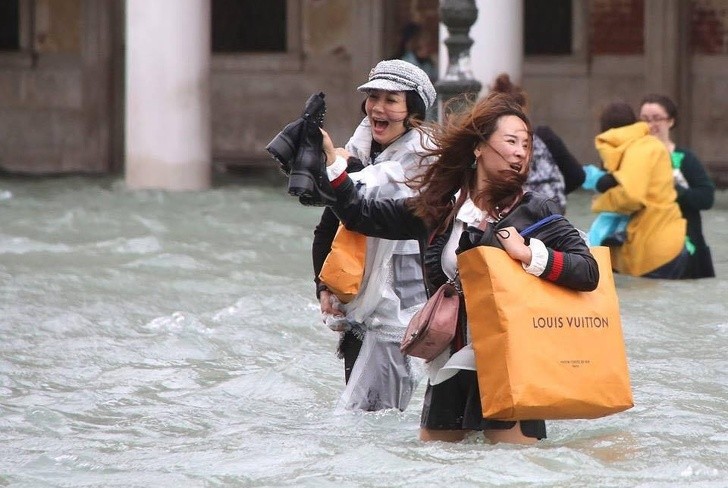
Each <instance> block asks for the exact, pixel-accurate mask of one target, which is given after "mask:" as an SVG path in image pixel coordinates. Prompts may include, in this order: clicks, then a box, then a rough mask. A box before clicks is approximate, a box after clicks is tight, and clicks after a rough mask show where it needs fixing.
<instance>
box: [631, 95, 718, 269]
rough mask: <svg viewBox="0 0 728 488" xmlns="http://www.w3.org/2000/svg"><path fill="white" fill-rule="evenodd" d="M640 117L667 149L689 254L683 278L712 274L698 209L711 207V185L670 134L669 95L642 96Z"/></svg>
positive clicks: (673, 110)
mask: <svg viewBox="0 0 728 488" xmlns="http://www.w3.org/2000/svg"><path fill="white" fill-rule="evenodd" d="M640 119H641V120H642V121H644V122H646V123H647V125H648V126H649V128H650V134H652V135H653V136H655V137H657V138H658V139H659V140H660V141H662V143H663V144H665V146H666V147H667V149H668V151H670V156H671V158H672V168H673V169H672V171H673V175H674V177H675V190H676V191H677V203H678V205H680V211H681V212H682V215H683V217H685V219H686V220H687V223H688V230H687V242H686V245H687V248H688V252H689V253H690V258H689V259H688V265H687V269H686V270H685V274H684V276H683V277H684V278H712V277H714V276H715V269H714V268H713V258H712V256H711V254H710V247H708V244H707V242H706V241H705V237H704V236H703V223H702V219H701V216H700V211H701V210H708V209H710V208H712V207H713V201H714V198H715V184H714V183H713V180H712V179H711V178H710V176H709V175H708V173H707V172H706V171H705V168H704V167H703V164H702V163H701V162H700V160H699V159H698V157H697V156H696V155H695V154H694V153H693V152H692V151H690V150H689V149H687V148H685V147H682V146H678V145H677V144H676V143H675V142H674V141H673V140H672V138H671V137H670V130H671V129H673V128H675V127H676V126H677V122H678V113H677V105H676V104H675V102H673V101H672V100H671V99H670V98H669V97H667V96H665V95H661V94H657V93H651V94H649V95H646V96H645V97H644V98H643V99H642V102H641V103H640Z"/></svg>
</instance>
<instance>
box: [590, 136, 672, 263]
mask: <svg viewBox="0 0 728 488" xmlns="http://www.w3.org/2000/svg"><path fill="white" fill-rule="evenodd" d="M595 144H596V148H597V151H599V155H600V156H601V159H602V161H603V163H604V169H605V170H607V171H609V172H610V173H612V175H613V176H614V178H615V179H616V180H617V182H619V185H617V186H615V187H613V188H610V189H609V190H607V191H606V192H604V193H603V194H601V195H599V196H597V197H596V198H595V199H594V201H593V202H592V211H593V212H618V213H622V214H629V215H631V218H630V220H629V224H628V225H627V240H626V242H625V243H624V244H623V245H622V246H619V247H612V248H611V250H612V264H613V266H614V269H616V270H617V271H618V272H620V273H624V274H628V275H632V276H642V275H644V274H645V273H649V272H650V271H654V270H655V269H657V268H659V267H660V266H662V265H664V264H667V263H668V262H670V261H671V260H673V259H674V258H676V257H677V255H678V254H680V251H681V250H682V248H683V246H684V245H685V231H686V221H685V219H683V218H682V214H681V213H680V207H679V206H678V204H677V202H676V201H675V200H676V198H677V193H676V192H675V188H674V183H673V176H672V163H671V162H670V154H669V153H668V151H667V148H666V147H665V145H664V144H662V142H660V140H659V139H657V138H656V137H654V136H651V135H649V128H648V126H647V124H646V123H644V122H637V123H635V124H632V125H628V126H624V127H618V128H616V129H610V130H608V131H606V132H603V133H601V134H599V135H598V136H597V137H596V139H595Z"/></svg>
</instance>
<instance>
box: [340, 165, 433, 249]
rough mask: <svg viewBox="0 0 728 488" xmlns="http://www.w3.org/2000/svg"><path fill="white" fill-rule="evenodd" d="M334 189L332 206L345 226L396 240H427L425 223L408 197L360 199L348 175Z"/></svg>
mask: <svg viewBox="0 0 728 488" xmlns="http://www.w3.org/2000/svg"><path fill="white" fill-rule="evenodd" d="M335 192H336V197H337V201H336V203H335V204H334V205H333V206H332V209H333V211H334V213H335V214H336V216H337V217H339V220H341V222H343V223H344V225H345V226H346V228H347V229H349V230H353V231H355V232H359V233H361V234H364V235H367V236H371V237H379V238H382V239H392V240H396V241H404V240H409V239H415V240H419V241H423V240H426V239H427V236H428V229H427V226H426V225H425V223H424V222H423V221H422V220H421V219H420V218H419V217H417V216H416V215H414V213H413V212H412V211H411V210H410V208H409V206H408V204H407V200H408V199H406V198H400V199H392V198H382V199H371V198H369V199H367V198H362V196H361V195H360V194H359V192H358V191H356V187H355V186H354V182H353V181H352V180H351V178H348V177H347V178H346V179H345V180H344V181H343V182H342V183H341V184H339V185H338V186H337V187H336V188H335Z"/></svg>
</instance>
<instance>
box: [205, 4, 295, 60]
mask: <svg viewBox="0 0 728 488" xmlns="http://www.w3.org/2000/svg"><path fill="white" fill-rule="evenodd" d="M286 1H287V0H266V1H265V2H261V1H260V0H212V51H213V52H217V53H231V52H285V51H286V47H287V38H286Z"/></svg>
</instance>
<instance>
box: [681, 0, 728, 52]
mask: <svg viewBox="0 0 728 488" xmlns="http://www.w3.org/2000/svg"><path fill="white" fill-rule="evenodd" d="M690 47H691V49H692V51H693V52H694V53H697V54H728V2H726V1H725V0H693V1H692V2H691V29H690Z"/></svg>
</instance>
